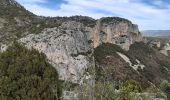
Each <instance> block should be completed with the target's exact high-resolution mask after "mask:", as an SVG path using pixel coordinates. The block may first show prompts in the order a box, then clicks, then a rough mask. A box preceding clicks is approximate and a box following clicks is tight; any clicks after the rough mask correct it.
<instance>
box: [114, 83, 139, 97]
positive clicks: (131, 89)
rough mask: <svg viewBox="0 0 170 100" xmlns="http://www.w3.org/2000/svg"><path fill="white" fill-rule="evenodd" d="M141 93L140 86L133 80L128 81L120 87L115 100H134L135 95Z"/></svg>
mask: <svg viewBox="0 0 170 100" xmlns="http://www.w3.org/2000/svg"><path fill="white" fill-rule="evenodd" d="M139 92H142V88H141V86H140V84H139V83H138V82H136V81H134V80H128V81H126V82H125V83H123V84H122V85H121V86H120V91H119V92H118V94H117V96H116V98H117V99H116V100H136V99H135V98H137V97H136V94H135V93H139Z"/></svg>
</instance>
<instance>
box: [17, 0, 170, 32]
mask: <svg viewBox="0 0 170 100" xmlns="http://www.w3.org/2000/svg"><path fill="white" fill-rule="evenodd" d="M18 1H20V0H18ZM28 1H29V2H28ZM47 1H48V0H22V4H23V5H24V6H25V7H26V9H28V10H29V11H31V12H33V13H35V14H37V15H43V16H71V15H85V16H90V17H93V18H101V17H105V16H115V15H118V16H120V17H124V18H127V19H130V20H131V21H132V22H134V23H136V24H138V25H139V28H140V29H169V28H170V24H169V23H170V19H169V18H170V13H169V12H170V9H158V8H154V7H152V6H149V5H145V4H142V3H139V2H130V1H129V0H65V1H66V2H67V3H63V4H61V5H60V8H59V9H50V8H46V7H42V6H40V5H38V4H36V3H37V2H39V3H40V2H41V3H45V2H47ZM48 2H50V1H48ZM156 3H157V4H160V1H158V0H157V1H156ZM169 8H170V7H169ZM108 12H109V13H108Z"/></svg>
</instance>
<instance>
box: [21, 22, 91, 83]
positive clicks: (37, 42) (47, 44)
mask: <svg viewBox="0 0 170 100" xmlns="http://www.w3.org/2000/svg"><path fill="white" fill-rule="evenodd" d="M90 31H91V29H90V28H88V27H84V26H83V25H82V24H81V23H78V22H74V21H70V22H67V23H63V24H62V25H61V26H60V27H55V28H46V29H44V30H43V31H42V32H41V33H39V34H36V35H35V34H30V35H28V36H26V37H24V38H22V39H20V41H21V42H22V43H24V44H26V46H27V47H29V48H31V47H33V48H35V49H37V50H39V51H40V52H43V53H45V54H46V56H47V58H48V59H49V61H50V62H51V63H52V64H53V65H54V66H55V67H56V69H57V70H58V72H59V75H60V79H62V80H69V81H72V82H74V83H77V82H78V81H80V79H81V77H82V75H83V74H84V71H85V69H86V68H87V67H88V66H90V65H92V64H91V62H90V61H92V59H90V58H91V53H92V47H91V45H89V43H88V39H89V38H90V37H89V34H90ZM88 59H89V60H88Z"/></svg>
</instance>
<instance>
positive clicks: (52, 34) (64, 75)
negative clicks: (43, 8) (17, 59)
mask: <svg viewBox="0 0 170 100" xmlns="http://www.w3.org/2000/svg"><path fill="white" fill-rule="evenodd" d="M141 38H142V37H141V34H140V32H139V30H138V27H137V25H134V24H132V22H130V21H129V20H127V19H123V18H119V17H106V18H101V19H98V20H95V19H93V18H90V17H86V16H72V17H54V18H46V17H38V16H36V15H33V14H32V13H30V12H28V11H26V10H25V9H24V8H23V7H22V6H21V5H19V4H18V3H17V2H15V1H14V0H1V1H0V50H1V51H4V50H5V49H6V47H7V45H9V44H10V43H11V42H12V41H13V40H18V41H20V42H21V43H24V44H25V45H26V46H27V47H28V48H32V47H33V48H35V49H37V50H39V51H40V52H43V53H45V54H46V56H47V58H48V60H49V61H50V62H51V63H52V64H53V65H54V67H55V68H56V69H57V70H58V72H59V74H60V79H62V80H70V81H72V82H74V83H79V82H80V81H81V78H82V77H84V76H83V74H84V72H85V69H86V68H87V67H90V66H94V63H95V62H94V60H93V49H94V48H96V47H97V46H99V45H101V44H102V43H112V44H117V45H119V46H120V47H122V48H123V49H125V50H128V49H129V46H130V45H131V44H133V43H134V42H135V41H140V40H141Z"/></svg>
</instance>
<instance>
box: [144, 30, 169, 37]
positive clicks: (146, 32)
mask: <svg viewBox="0 0 170 100" xmlns="http://www.w3.org/2000/svg"><path fill="white" fill-rule="evenodd" d="M141 33H142V35H143V36H151V37H166V36H170V30H144V31H141Z"/></svg>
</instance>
